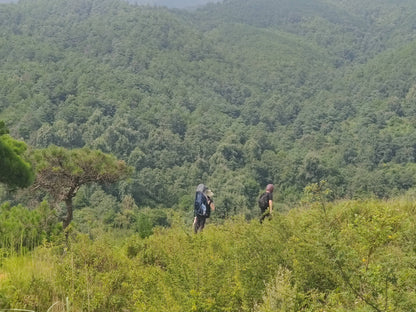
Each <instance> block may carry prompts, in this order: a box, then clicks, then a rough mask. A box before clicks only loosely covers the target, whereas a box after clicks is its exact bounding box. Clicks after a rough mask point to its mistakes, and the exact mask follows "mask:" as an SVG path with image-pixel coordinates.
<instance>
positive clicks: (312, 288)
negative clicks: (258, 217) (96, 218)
mask: <svg viewBox="0 0 416 312" xmlns="http://www.w3.org/2000/svg"><path fill="white" fill-rule="evenodd" d="M125 205H127V203H125ZM414 212H415V205H414V201H413V200H405V199H396V200H394V201H380V200H367V201H342V202H338V203H328V204H327V205H326V211H325V212H324V211H323V210H322V209H321V208H320V207H319V206H316V205H315V203H314V202H311V203H310V206H303V207H298V208H296V209H292V210H291V211H290V212H288V213H287V214H275V216H274V218H273V219H272V220H269V221H267V222H264V223H263V224H259V223H258V222H255V221H253V222H247V221H245V220H244V218H233V219H230V220H228V221H226V222H225V223H224V224H222V225H218V226H215V225H212V224H208V225H207V227H206V229H205V230H204V232H203V233H201V234H198V235H195V234H192V230H191V227H190V226H189V227H185V226H184V225H183V223H181V222H176V223H174V225H173V226H172V228H169V229H166V228H157V229H154V232H153V234H152V235H150V236H146V237H143V236H141V233H137V234H133V235H127V236H125V237H124V239H120V236H119V235H118V233H116V232H114V233H113V234H112V233H111V232H107V233H104V232H101V234H99V235H96V236H95V237H94V238H93V239H92V238H91V237H90V236H89V235H86V234H80V233H76V232H73V233H72V234H71V235H69V240H68V245H67V247H68V248H67V249H66V250H65V252H64V253H63V254H58V255H57V252H58V251H59V250H62V249H60V248H56V247H57V246H56V245H54V244H50V245H48V246H49V247H46V245H45V246H43V247H37V248H36V249H35V250H34V251H33V254H32V256H31V257H30V259H31V260H30V261H28V259H29V258H28V257H27V256H21V257H18V258H16V257H6V258H3V261H2V263H3V265H2V267H1V271H0V286H1V287H0V289H1V292H0V293H1V298H2V299H1V300H3V303H2V304H3V306H6V307H7V306H15V307H17V306H18V307H25V308H27V309H37V308H39V307H48V306H50V305H51V304H52V303H53V302H56V301H58V300H59V301H61V302H64V300H63V299H62V298H65V297H68V302H69V306H70V308H71V311H85V310H90V311H100V310H101V311H103V310H106V311H116V310H118V311H120V310H123V309H125V310H137V311H160V310H163V311H256V312H266V311H267V312H271V311H277V310H278V311H320V310H322V309H326V310H331V311H357V312H358V311H399V312H400V311H410V310H412V308H413V306H414V303H415V302H414V294H413V289H414V287H415V278H414V277H415V274H416V272H415V269H414V265H413V262H414V261H413V260H414V257H415V251H414V248H413V241H414V237H415V226H414V224H415V221H416V220H415V218H414ZM45 261H46V262H45ZM39 265H43V266H41V267H42V270H38V271H34V269H33V268H34V267H39ZM17 268H19V269H17ZM17 272H21V273H20V274H18V273H17ZM29 272H30V273H29ZM35 284H36V285H38V287H39V290H38V292H37V293H34V292H33V288H31V285H35ZM25 294H26V295H25Z"/></svg>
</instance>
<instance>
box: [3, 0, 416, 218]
mask: <svg viewBox="0 0 416 312" xmlns="http://www.w3.org/2000/svg"><path fill="white" fill-rule="evenodd" d="M415 6H416V5H415V3H414V2H412V1H407V0H400V1H383V2H380V1H376V0H367V1H364V2H360V1H349V2H345V1H339V0H330V1H328V0H326V1H322V0H313V1H306V2H305V1H301V0H299V1H286V0H278V1H270V0H250V1H245V0H228V1H223V2H219V3H211V4H208V5H206V6H204V7H202V8H200V9H198V10H195V11H182V10H169V9H167V8H163V7H152V6H141V5H133V4H129V3H127V2H124V1H113V0H105V1H94V0H85V1H63V0H53V1H52V2H51V1H45V0H36V1H24V0H23V1H20V2H18V3H16V4H9V5H2V10H0V30H1V32H2V34H4V35H3V36H2V38H0V56H1V58H0V60H1V61H0V103H1V104H0V105H1V110H0V118H1V119H2V120H4V121H5V122H6V125H7V126H8V127H9V129H10V134H11V135H12V136H13V137H16V138H21V139H22V140H23V141H24V142H26V143H27V144H28V145H30V146H31V147H33V148H47V147H48V146H49V145H56V146H61V147H65V148H68V149H74V148H83V147H88V148H91V149H97V150H101V151H103V152H104V153H111V154H113V155H115V156H116V157H117V158H118V159H122V160H124V161H126V163H128V164H129V165H131V166H133V167H134V168H135V170H134V173H133V179H132V184H131V185H130V186H129V188H130V190H131V195H132V196H133V198H134V200H135V202H136V203H137V204H138V205H139V206H146V205H149V206H161V205H162V206H169V207H172V206H175V205H178V204H179V203H182V202H184V199H185V198H187V196H188V197H189V196H192V193H193V191H194V188H195V187H196V185H198V184H199V183H201V182H203V183H205V184H207V185H210V187H212V188H215V189H216V190H218V191H217V192H215V193H216V194H218V195H217V196H218V197H217V207H219V209H221V208H220V207H228V208H224V213H223V214H222V215H227V213H226V211H236V212H243V210H244V209H245V208H241V207H245V206H248V207H249V208H248V209H251V208H252V207H253V206H254V205H255V199H254V197H255V196H256V195H257V193H258V192H259V191H260V190H261V189H262V188H264V186H265V185H266V184H267V183H270V182H273V183H274V184H275V185H276V193H277V194H279V195H277V196H279V197H278V198H277V199H278V200H280V201H282V202H289V201H298V200H299V198H300V196H301V194H302V192H303V189H304V187H305V186H306V185H308V184H309V183H316V182H319V181H320V180H326V181H328V183H329V184H330V185H331V188H332V189H333V190H334V192H333V196H334V198H342V197H357V196H358V197H360V196H369V195H371V196H372V195H375V196H382V197H384V196H387V197H389V196H392V195H395V194H397V193H403V192H406V191H407V190H409V189H411V188H413V187H415V183H416V180H415V178H414V175H413V173H414V172H415V170H416V164H415V160H416V148H415V144H414V140H415V138H416V125H415V123H414V118H413V116H414V113H415V109H414V102H415V94H416V93H415V84H414V81H415V79H416V69H415V68H416V67H415V66H413V64H414V63H415V62H416V60H415V54H414V53H413V51H414V49H415V44H416V43H415V38H416V31H415V29H416V28H415V27H414V14H415V12H416V8H415ZM223 189H224V190H227V191H226V192H225V191H224V192H222V191H221V190H223ZM254 190H255V191H254ZM214 191H215V190H214ZM183 209H189V207H183Z"/></svg>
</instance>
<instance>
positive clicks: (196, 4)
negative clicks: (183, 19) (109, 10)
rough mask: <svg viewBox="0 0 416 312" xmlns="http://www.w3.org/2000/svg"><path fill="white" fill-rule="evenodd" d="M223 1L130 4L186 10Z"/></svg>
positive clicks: (148, 0) (138, 0)
mask: <svg viewBox="0 0 416 312" xmlns="http://www.w3.org/2000/svg"><path fill="white" fill-rule="evenodd" d="M221 1H222V0H128V2H130V3H135V4H140V5H153V6H165V7H168V8H177V9H186V8H197V7H201V6H203V5H205V4H207V3H213V2H221Z"/></svg>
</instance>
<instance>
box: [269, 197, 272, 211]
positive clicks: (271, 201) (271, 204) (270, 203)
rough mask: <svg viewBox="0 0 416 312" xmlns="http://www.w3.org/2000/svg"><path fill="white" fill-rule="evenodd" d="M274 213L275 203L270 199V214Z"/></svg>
mask: <svg viewBox="0 0 416 312" xmlns="http://www.w3.org/2000/svg"><path fill="white" fill-rule="evenodd" d="M272 211H273V201H272V200H271V199H269V212H270V214H271V213H272Z"/></svg>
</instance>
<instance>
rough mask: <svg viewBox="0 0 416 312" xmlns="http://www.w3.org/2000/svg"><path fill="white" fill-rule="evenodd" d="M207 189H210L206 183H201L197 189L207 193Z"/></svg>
mask: <svg viewBox="0 0 416 312" xmlns="http://www.w3.org/2000/svg"><path fill="white" fill-rule="evenodd" d="M207 189H208V188H207V187H206V186H205V184H199V185H198V186H197V187H196V191H197V192H201V193H205V192H206V190H207Z"/></svg>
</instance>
